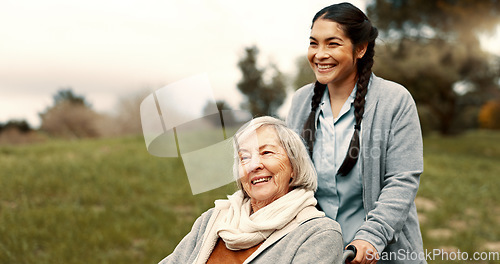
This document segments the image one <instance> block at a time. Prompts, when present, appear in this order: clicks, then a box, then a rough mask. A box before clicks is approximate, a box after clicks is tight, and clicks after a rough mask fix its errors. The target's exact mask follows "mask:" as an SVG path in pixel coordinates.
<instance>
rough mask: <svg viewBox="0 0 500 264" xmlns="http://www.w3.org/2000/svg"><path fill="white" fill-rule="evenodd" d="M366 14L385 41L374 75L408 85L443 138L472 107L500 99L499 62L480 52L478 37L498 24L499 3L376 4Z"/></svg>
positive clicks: (385, 0) (387, 0)
mask: <svg viewBox="0 0 500 264" xmlns="http://www.w3.org/2000/svg"><path fill="white" fill-rule="evenodd" d="M367 10H368V15H369V17H371V19H372V20H373V22H374V24H375V25H376V26H377V27H378V29H379V30H380V33H381V34H380V39H382V40H383V41H382V42H381V43H378V46H377V57H378V58H377V59H376V64H375V66H374V72H375V73H376V74H378V75H380V76H381V77H384V78H387V79H390V80H394V81H396V82H398V83H401V84H403V85H405V86H406V87H407V88H408V89H409V90H410V92H411V93H412V95H413V96H414V98H415V100H416V101H417V104H419V105H425V106H427V108H428V110H429V111H430V112H431V113H432V115H431V116H432V117H433V118H435V119H436V120H435V121H433V122H431V123H435V124H438V127H437V129H438V130H439V131H440V132H441V133H442V134H450V133H452V132H455V131H456V130H458V129H460V128H461V129H463V128H464V127H463V126H461V124H463V121H464V120H462V119H463V118H464V117H465V116H469V118H472V116H473V115H470V114H467V113H468V112H471V111H474V110H471V107H474V108H477V109H478V108H479V107H480V105H482V104H483V103H484V102H485V101H486V100H488V99H490V98H491V97H492V96H498V93H499V85H498V78H499V74H498V73H499V71H498V67H497V66H498V64H495V60H496V59H497V58H496V57H495V56H494V55H492V54H488V53H486V52H484V51H483V50H481V48H480V45H479V36H478V34H479V33H485V32H492V31H493V29H494V28H495V26H496V25H498V22H500V0H487V1H473V0H441V1H424V0H412V1H410V0H374V1H373V2H372V3H371V4H369V5H368V8H367ZM469 123H471V122H469Z"/></svg>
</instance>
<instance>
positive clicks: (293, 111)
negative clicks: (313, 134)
mask: <svg viewBox="0 0 500 264" xmlns="http://www.w3.org/2000/svg"><path fill="white" fill-rule="evenodd" d="M313 90H314V83H310V84H306V85H304V86H302V87H301V88H299V89H298V90H297V91H295V93H294V94H293V97H292V103H291V106H290V110H289V111H288V114H287V117H286V123H287V125H288V126H289V127H290V128H292V129H294V130H295V131H296V132H297V131H300V130H301V129H302V126H303V124H304V122H305V120H306V119H307V117H308V116H309V113H310V112H311V98H312V96H313Z"/></svg>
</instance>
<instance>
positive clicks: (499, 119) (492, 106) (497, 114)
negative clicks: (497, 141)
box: [478, 99, 500, 129]
mask: <svg viewBox="0 0 500 264" xmlns="http://www.w3.org/2000/svg"><path fill="white" fill-rule="evenodd" d="M478 120H479V125H480V126H481V128H486V129H500V99H496V100H491V101H488V102H487V103H485V104H484V105H483V106H482V107H481V110H480V111H479V117H478Z"/></svg>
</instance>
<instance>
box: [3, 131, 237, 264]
mask: <svg viewBox="0 0 500 264" xmlns="http://www.w3.org/2000/svg"><path fill="white" fill-rule="evenodd" d="M0 168H1V171H0V186H1V191H0V263H15V264H17V263H157V262H158V261H159V260H161V259H162V258H163V257H164V256H166V255H167V254H168V253H170V252H171V251H172V249H173V248H174V247H175V245H176V244H177V243H178V241H180V239H181V238H182V237H183V236H184V235H185V234H187V233H188V232H189V230H190V227H191V225H192V223H193V222H194V220H195V219H196V217H197V216H199V215H200V214H201V213H202V212H203V211H205V210H206V209H207V208H209V207H211V206H213V201H214V200H215V199H218V198H223V197H225V195H226V194H229V193H232V192H233V191H234V186H233V185H228V186H225V187H222V188H219V189H217V190H214V191H211V192H207V193H203V194H199V195H196V196H193V195H192V194H191V189H190V187H189V183H188V180H187V177H186V174H185V171H184V167H183V165H182V162H181V161H180V160H179V159H174V158H157V157H153V156H151V155H149V153H148V152H147V151H146V148H145V144H144V141H143V139H142V138H141V137H137V138H122V139H107V140H84V141H72V142H70V141H53V142H48V143H44V144H39V145H32V146H23V147H1V148H0Z"/></svg>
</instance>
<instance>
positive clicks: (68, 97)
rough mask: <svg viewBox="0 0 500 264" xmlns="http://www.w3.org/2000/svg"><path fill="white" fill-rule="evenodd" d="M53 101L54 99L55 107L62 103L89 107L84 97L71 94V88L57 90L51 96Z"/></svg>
mask: <svg viewBox="0 0 500 264" xmlns="http://www.w3.org/2000/svg"><path fill="white" fill-rule="evenodd" d="M53 99H54V105H57V104H59V103H62V102H70V103H72V104H81V105H85V106H88V107H90V104H89V103H87V101H86V100H85V97H83V96H81V95H76V94H75V93H73V89H72V88H71V87H65V88H61V89H59V90H58V91H57V92H56V94H55V95H54V96H53Z"/></svg>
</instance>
